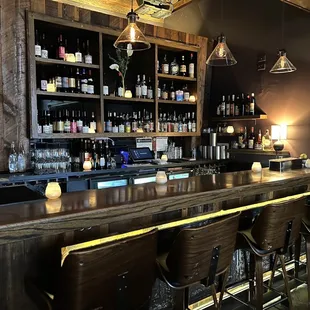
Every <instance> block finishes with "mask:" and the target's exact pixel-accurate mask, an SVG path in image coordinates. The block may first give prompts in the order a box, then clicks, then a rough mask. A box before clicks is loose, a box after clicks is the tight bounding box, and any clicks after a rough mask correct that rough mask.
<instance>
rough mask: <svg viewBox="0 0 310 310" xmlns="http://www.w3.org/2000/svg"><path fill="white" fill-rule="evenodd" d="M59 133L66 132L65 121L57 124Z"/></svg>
mask: <svg viewBox="0 0 310 310" xmlns="http://www.w3.org/2000/svg"><path fill="white" fill-rule="evenodd" d="M57 131H58V132H63V131H64V122H63V121H58V122H57Z"/></svg>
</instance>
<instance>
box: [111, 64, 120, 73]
mask: <svg viewBox="0 0 310 310" xmlns="http://www.w3.org/2000/svg"><path fill="white" fill-rule="evenodd" d="M110 69H111V70H116V71H118V72H119V65H117V64H113V65H111V66H110Z"/></svg>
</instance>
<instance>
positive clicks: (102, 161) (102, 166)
mask: <svg viewBox="0 0 310 310" xmlns="http://www.w3.org/2000/svg"><path fill="white" fill-rule="evenodd" d="M99 156H100V157H99V167H100V169H105V154H104V147H103V143H102V140H100V141H99Z"/></svg>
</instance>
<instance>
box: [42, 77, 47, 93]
mask: <svg viewBox="0 0 310 310" xmlns="http://www.w3.org/2000/svg"><path fill="white" fill-rule="evenodd" d="M41 90H44V91H47V80H41Z"/></svg>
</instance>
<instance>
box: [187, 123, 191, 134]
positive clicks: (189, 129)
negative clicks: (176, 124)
mask: <svg viewBox="0 0 310 310" xmlns="http://www.w3.org/2000/svg"><path fill="white" fill-rule="evenodd" d="M187 128H188V131H189V132H191V131H192V123H191V122H188V124H187Z"/></svg>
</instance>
